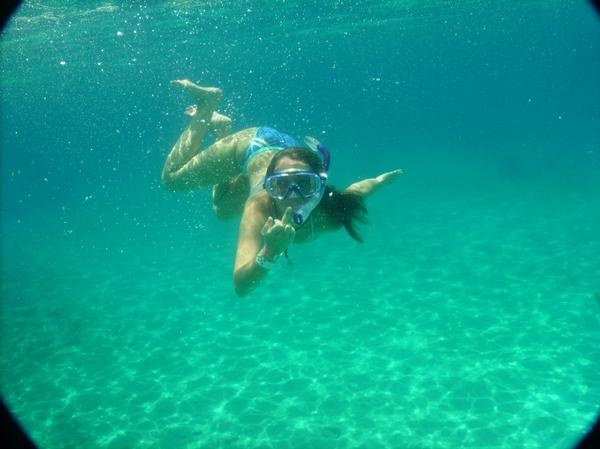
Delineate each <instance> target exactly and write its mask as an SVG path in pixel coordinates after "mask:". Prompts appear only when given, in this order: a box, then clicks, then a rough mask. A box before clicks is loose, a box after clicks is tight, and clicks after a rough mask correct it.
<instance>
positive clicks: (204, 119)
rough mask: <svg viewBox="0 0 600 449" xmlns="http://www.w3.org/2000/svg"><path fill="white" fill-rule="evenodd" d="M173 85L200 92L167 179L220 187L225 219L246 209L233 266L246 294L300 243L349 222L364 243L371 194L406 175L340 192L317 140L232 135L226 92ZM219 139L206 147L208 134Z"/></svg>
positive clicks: (179, 186) (174, 185)
mask: <svg viewBox="0 0 600 449" xmlns="http://www.w3.org/2000/svg"><path fill="white" fill-rule="evenodd" d="M171 84H173V85H175V86H179V87H181V88H183V89H184V90H185V91H186V92H188V93H189V94H191V95H192V97H193V98H194V104H193V105H192V106H190V107H188V108H187V109H186V114H187V115H188V116H189V117H190V123H189V125H188V126H187V127H186V128H185V130H184V131H183V133H182V134H181V136H180V137H179V139H178V140H177V142H176V143H175V146H174V147H173V149H172V150H171V152H170V153H169V155H168V156H167V159H166V161H165V165H164V168H163V171H162V182H163V183H164V185H165V186H166V187H167V188H168V189H170V190H174V191H185V190H192V189H195V188H198V187H206V186H213V187H212V189H213V190H212V199H213V211H214V212H215V214H216V215H217V217H219V218H221V219H227V218H233V217H238V216H240V215H241V222H240V230H239V236H238V245H237V253H236V257H235V265H234V271H233V281H234V286H235V291H236V293H237V294H238V295H240V296H243V295H246V294H247V293H249V292H250V291H252V290H253V289H254V288H256V287H257V286H258V285H259V284H260V281H261V279H263V278H264V277H265V276H266V274H267V273H268V272H269V269H270V268H271V267H272V266H273V265H274V264H275V263H276V261H277V259H279V258H280V257H281V256H282V255H284V254H285V255H286V256H287V248H288V247H289V245H291V244H292V243H302V242H306V241H309V240H312V239H314V238H316V237H317V236H318V235H319V234H322V233H324V232H330V231H335V230H338V229H341V228H342V227H343V228H345V229H346V231H347V232H348V234H349V235H350V236H351V237H352V238H353V239H354V240H357V241H361V238H360V235H359V234H358V232H357V230H356V227H355V223H356V221H363V222H364V221H365V217H366V213H367V209H366V207H365V204H364V200H365V198H367V197H368V196H369V195H370V194H371V193H373V192H374V191H375V190H377V189H378V188H379V187H380V186H382V185H385V184H388V183H390V182H392V181H393V180H395V179H396V178H398V176H400V175H401V174H402V170H393V171H390V172H387V173H383V174H381V175H379V176H377V177H375V178H370V179H365V180H362V181H359V182H356V183H354V184H351V185H350V186H348V187H347V188H346V189H344V190H342V191H338V190H336V189H335V188H333V187H332V186H330V185H329V184H328V179H327V169H328V166H329V153H328V152H327V150H326V149H325V147H324V146H323V145H321V144H320V143H319V142H318V141H317V140H316V139H314V138H310V137H308V138H306V139H305V140H304V141H303V142H300V141H297V140H296V139H294V138H292V137H290V136H288V135H286V134H283V133H281V132H279V131H277V130H275V129H273V128H269V127H258V128H248V129H244V130H242V131H238V132H236V133H233V134H230V129H231V120H230V119H229V118H228V117H225V116H224V115H221V114H219V113H217V112H216V107H217V104H218V102H219V99H220V98H221V95H222V91H221V90H220V89H218V88H215V87H200V86H198V85H196V84H194V83H192V82H191V81H189V80H175V81H172V82H171ZM208 131H210V132H212V133H213V135H214V136H215V142H214V143H213V144H212V145H209V146H208V147H207V148H205V149H201V145H202V142H203V140H204V137H205V135H206V133H207V132H208Z"/></svg>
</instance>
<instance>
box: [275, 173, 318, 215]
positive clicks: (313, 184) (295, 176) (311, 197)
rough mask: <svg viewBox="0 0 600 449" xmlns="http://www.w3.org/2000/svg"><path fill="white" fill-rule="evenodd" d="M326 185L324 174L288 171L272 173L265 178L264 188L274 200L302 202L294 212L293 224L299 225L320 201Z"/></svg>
mask: <svg viewBox="0 0 600 449" xmlns="http://www.w3.org/2000/svg"><path fill="white" fill-rule="evenodd" d="M326 184H327V174H326V173H321V174H317V173H313V172H309V171H289V172H281V173H274V174H272V175H271V176H268V177H267V178H265V183H264V188H265V190H266V191H267V193H268V194H269V196H270V197H271V198H273V199H276V200H287V199H290V198H301V199H302V200H303V201H302V203H300V204H299V205H298V206H297V207H296V208H295V210H294V223H296V224H297V225H300V224H302V223H303V222H304V221H305V220H306V218H307V217H308V216H309V215H310V213H311V212H312V211H313V210H314V208H315V207H317V205H318V204H319V202H320V201H321V198H322V197H323V193H324V192H325V185H326Z"/></svg>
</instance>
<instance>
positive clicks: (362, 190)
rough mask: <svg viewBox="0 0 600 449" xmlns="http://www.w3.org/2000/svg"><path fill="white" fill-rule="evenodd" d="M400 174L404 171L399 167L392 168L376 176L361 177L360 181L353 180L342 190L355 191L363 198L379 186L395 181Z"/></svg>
mask: <svg viewBox="0 0 600 449" xmlns="http://www.w3.org/2000/svg"><path fill="white" fill-rule="evenodd" d="M402 174H404V172H403V171H402V170H401V169H397V170H392V171H389V172H387V173H383V174H381V175H379V176H377V177H376V178H369V179H363V180H362V181H358V182H355V183H354V184H351V185H350V186H348V187H347V188H346V190H344V192H347V193H355V194H357V195H360V196H361V197H363V198H367V197H368V196H370V195H371V194H372V193H373V192H375V191H376V190H377V189H379V187H381V186H383V185H386V184H389V183H391V182H393V181H395V180H396V179H397V178H398V177H399V176H400V175H402Z"/></svg>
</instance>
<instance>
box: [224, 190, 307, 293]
mask: <svg viewBox="0 0 600 449" xmlns="http://www.w3.org/2000/svg"><path fill="white" fill-rule="evenodd" d="M266 210H267V206H266V205H265V204H264V203H261V202H260V201H253V200H250V201H247V202H246V206H245V207H244V213H243V215H242V220H241V223H240V233H239V237H238V247H237V253H236V257H235V266H234V271H233V282H234V287H235V292H236V293H237V294H238V295H239V296H245V295H247V294H248V293H250V292H251V291H252V290H254V289H255V288H256V287H257V286H258V284H259V283H260V281H261V280H262V279H263V278H264V277H265V275H266V274H267V271H268V269H267V268H265V266H266V265H267V264H268V263H272V262H274V261H275V259H276V258H277V257H278V256H279V255H280V254H281V253H282V252H283V251H285V250H286V249H287V247H288V246H289V245H290V244H291V243H292V242H293V240H294V237H295V234H296V231H295V229H294V227H293V226H292V224H291V223H292V216H293V213H292V209H291V208H288V209H287V210H286V211H285V213H284V215H283V217H282V219H281V220H278V219H274V218H273V217H268V216H267V213H266V212H265V211H266ZM259 255H260V257H261V260H263V261H264V263H263V265H261V264H259V263H258V262H257V256H259Z"/></svg>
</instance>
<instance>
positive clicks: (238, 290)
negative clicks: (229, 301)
mask: <svg viewBox="0 0 600 449" xmlns="http://www.w3.org/2000/svg"><path fill="white" fill-rule="evenodd" d="M254 287H255V285H254V283H252V282H248V280H247V279H245V278H244V276H243V274H242V273H237V272H236V273H233V288H234V290H235V294H236V295H238V297H240V298H243V297H244V296H246V295H248V293H250V292H251V291H252V290H254Z"/></svg>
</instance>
